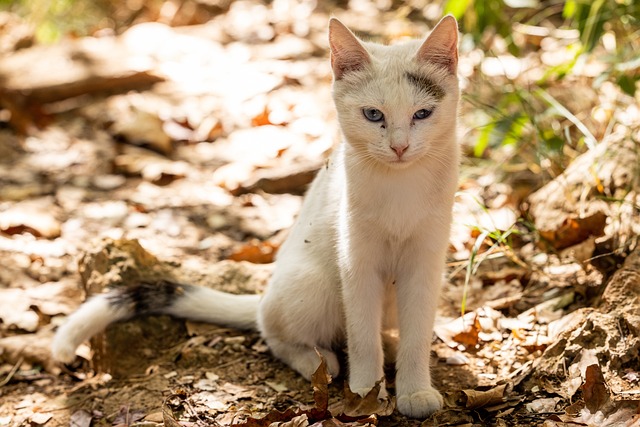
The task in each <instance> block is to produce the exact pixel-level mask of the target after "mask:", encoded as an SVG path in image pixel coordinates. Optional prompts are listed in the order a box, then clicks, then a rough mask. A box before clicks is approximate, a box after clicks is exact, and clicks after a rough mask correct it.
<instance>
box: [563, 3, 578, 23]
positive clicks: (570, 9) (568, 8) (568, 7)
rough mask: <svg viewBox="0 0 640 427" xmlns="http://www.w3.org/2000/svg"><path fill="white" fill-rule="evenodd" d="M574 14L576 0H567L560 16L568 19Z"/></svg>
mask: <svg viewBox="0 0 640 427" xmlns="http://www.w3.org/2000/svg"><path fill="white" fill-rule="evenodd" d="M575 15H576V0H567V1H566V2H565V4H564V8H563V9H562V17H563V18H566V19H569V18H573V17H574V16H575Z"/></svg>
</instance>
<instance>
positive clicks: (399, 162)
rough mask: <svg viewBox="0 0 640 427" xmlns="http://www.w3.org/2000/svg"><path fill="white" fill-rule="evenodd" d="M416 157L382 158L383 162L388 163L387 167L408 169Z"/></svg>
mask: <svg viewBox="0 0 640 427" xmlns="http://www.w3.org/2000/svg"><path fill="white" fill-rule="evenodd" d="M414 161H415V158H413V157H412V158H406V159H405V158H401V159H398V158H397V157H394V158H391V159H382V160H381V162H382V163H383V164H384V165H386V166H387V167H389V168H390V169H398V170H400V169H406V168H408V167H409V166H411V165H412V164H414Z"/></svg>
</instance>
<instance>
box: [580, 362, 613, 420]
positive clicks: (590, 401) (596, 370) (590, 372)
mask: <svg viewBox="0 0 640 427" xmlns="http://www.w3.org/2000/svg"><path fill="white" fill-rule="evenodd" d="M582 395H583V398H584V403H585V405H586V407H587V409H589V411H591V413H592V414H595V413H596V411H598V409H600V408H602V406H603V405H604V404H606V403H607V402H608V401H609V390H608V389H607V384H606V383H605V381H604V376H603V375H602V371H601V370H600V366H599V365H597V364H593V365H589V366H587V372H586V376H585V380H584V384H582Z"/></svg>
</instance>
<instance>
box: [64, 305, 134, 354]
mask: <svg viewBox="0 0 640 427" xmlns="http://www.w3.org/2000/svg"><path fill="white" fill-rule="evenodd" d="M128 317H130V313H129V310H127V309H126V308H125V307H120V308H116V307H114V306H113V305H112V304H110V303H109V300H108V299H107V298H106V297H105V296H104V295H98V296H95V297H93V298H91V299H89V300H88V301H87V302H85V303H84V304H82V305H81V306H80V308H79V309H78V310H77V311H75V312H74V313H73V314H72V315H71V316H69V318H68V319H67V321H66V322H65V324H64V325H62V326H61V327H60V328H58V331H57V332H56V335H55V337H54V339H53V347H52V355H53V358H54V359H56V360H59V361H60V362H64V363H70V362H72V361H73V359H75V357H76V349H77V348H78V346H79V345H80V344H82V343H83V342H85V341H86V340H88V339H89V338H91V337H92V336H94V335H95V334H97V333H98V332H101V331H102V330H104V328H106V327H107V326H108V325H110V324H111V323H113V322H117V321H119V320H124V319H126V318H128Z"/></svg>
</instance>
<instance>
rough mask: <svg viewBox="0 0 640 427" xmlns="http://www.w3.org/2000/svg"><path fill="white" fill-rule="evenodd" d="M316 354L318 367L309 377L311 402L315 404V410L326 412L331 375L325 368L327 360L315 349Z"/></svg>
mask: <svg viewBox="0 0 640 427" xmlns="http://www.w3.org/2000/svg"><path fill="white" fill-rule="evenodd" d="M316 354H317V355H318V357H319V358H320V365H319V366H318V369H316V371H315V372H314V373H313V375H311V385H312V386H313V400H314V402H315V404H316V409H318V410H320V411H325V412H326V410H327V408H328V407H329V384H330V383H331V374H330V373H329V369H328V368H327V360H326V359H325V358H324V356H323V355H322V354H321V353H320V352H319V351H318V350H317V349H316Z"/></svg>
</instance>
